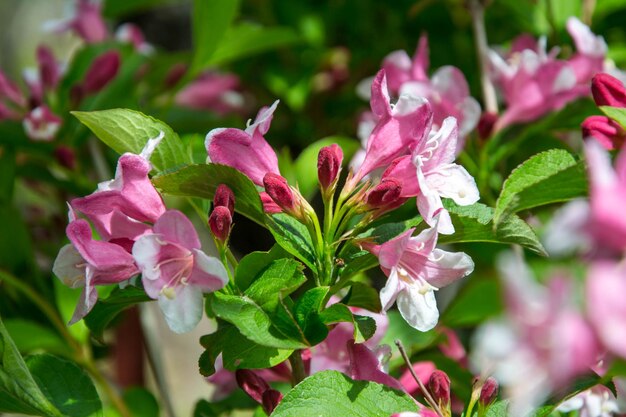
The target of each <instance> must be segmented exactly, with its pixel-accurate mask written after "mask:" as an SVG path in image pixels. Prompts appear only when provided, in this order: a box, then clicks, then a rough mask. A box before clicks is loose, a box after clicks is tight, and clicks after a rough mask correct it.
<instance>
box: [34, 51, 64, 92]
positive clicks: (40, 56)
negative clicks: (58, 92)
mask: <svg viewBox="0 0 626 417" xmlns="http://www.w3.org/2000/svg"><path fill="white" fill-rule="evenodd" d="M37 63H38V65H39V79H40V80H41V83H42V85H43V88H44V89H45V90H48V91H50V90H54V89H55V88H56V86H57V84H58V83H59V80H60V79H61V67H60V65H59V64H58V63H57V61H56V58H55V57H54V54H53V53H52V50H51V49H50V48H48V47H46V46H43V45H40V46H39V47H37Z"/></svg>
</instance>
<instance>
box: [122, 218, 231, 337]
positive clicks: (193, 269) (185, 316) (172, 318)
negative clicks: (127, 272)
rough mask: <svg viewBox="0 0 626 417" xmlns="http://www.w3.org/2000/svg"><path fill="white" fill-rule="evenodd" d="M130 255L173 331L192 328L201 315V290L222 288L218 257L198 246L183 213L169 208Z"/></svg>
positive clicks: (223, 272)
mask: <svg viewBox="0 0 626 417" xmlns="http://www.w3.org/2000/svg"><path fill="white" fill-rule="evenodd" d="M133 257H134V258H135V261H136V262H137V266H138V267H139V270H140V271H141V274H142V282H143V286H144V289H145V290H146V293H147V294H148V296H150V297H151V298H153V299H157V300H158V303H159V306H160V307H161V310H162V311H163V313H164V315H165V320H166V321H167V324H168V325H169V327H170V329H172V330H173V331H174V332H176V333H184V332H188V331H190V330H192V329H193V328H194V327H195V326H196V325H197V324H198V322H199V321H200V319H201V318H202V313H203V311H204V308H203V306H204V298H203V296H202V294H203V293H206V292H213V291H217V290H219V289H221V288H223V287H224V286H225V285H226V284H227V283H228V274H227V272H226V269H225V268H224V265H223V264H222V263H221V262H220V260H219V259H217V258H214V257H211V256H208V255H206V254H205V253H204V252H202V250H201V245H200V240H199V238H198V234H197V232H196V230H195V229H194V227H193V224H191V221H189V219H187V217H185V215H184V214H183V213H181V212H179V211H177V210H168V211H166V212H165V213H163V215H161V217H159V219H158V220H157V221H156V223H155V224H154V227H153V228H152V232H151V233H147V234H145V235H143V236H141V237H140V238H139V239H137V241H136V242H135V244H134V245H133Z"/></svg>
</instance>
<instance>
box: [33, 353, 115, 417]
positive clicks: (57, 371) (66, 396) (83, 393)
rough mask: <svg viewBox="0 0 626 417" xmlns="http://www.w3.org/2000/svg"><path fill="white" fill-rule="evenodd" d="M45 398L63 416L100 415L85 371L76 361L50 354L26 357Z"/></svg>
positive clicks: (100, 409) (100, 411)
mask: <svg viewBox="0 0 626 417" xmlns="http://www.w3.org/2000/svg"><path fill="white" fill-rule="evenodd" d="M26 364H27V365H28V368H29V369H30V372H31V373H32V375H33V378H34V379H35V381H36V382H37V385H38V386H39V388H41V390H42V392H43V393H44V394H45V395H46V397H47V398H48V399H49V400H50V401H51V402H52V403H53V404H54V405H55V406H56V408H57V409H58V410H59V411H60V412H61V415H63V416H66V417H95V416H102V415H103V414H102V403H101V402H100V398H99V397H98V392H97V391H96V388H95V387H94V385H93V382H92V381H91V379H90V378H89V377H88V376H87V374H86V373H85V372H84V371H83V370H82V369H80V368H79V367H78V366H77V365H76V364H75V363H73V362H70V361H68V360H65V359H61V358H57V357H56V356H52V355H49V354H42V355H33V356H29V357H28V358H26Z"/></svg>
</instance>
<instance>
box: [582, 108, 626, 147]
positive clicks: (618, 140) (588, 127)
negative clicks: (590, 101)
mask: <svg viewBox="0 0 626 417" xmlns="http://www.w3.org/2000/svg"><path fill="white" fill-rule="evenodd" d="M581 128H582V131H583V138H588V137H590V136H592V137H593V138H595V139H596V140H597V141H598V142H599V143H600V144H601V145H602V146H603V147H604V148H605V149H608V150H613V149H619V148H621V146H622V144H623V143H624V140H625V139H626V132H625V131H624V129H622V127H621V126H620V125H619V124H618V123H617V122H616V121H614V120H612V119H609V118H608V117H606V116H590V117H587V118H586V119H585V121H584V122H583V123H582V124H581Z"/></svg>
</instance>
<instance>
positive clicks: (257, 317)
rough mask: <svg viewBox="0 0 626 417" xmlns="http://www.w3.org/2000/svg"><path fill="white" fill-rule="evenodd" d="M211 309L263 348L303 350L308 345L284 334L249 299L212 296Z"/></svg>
mask: <svg viewBox="0 0 626 417" xmlns="http://www.w3.org/2000/svg"><path fill="white" fill-rule="evenodd" d="M209 299H210V300H211V309H212V310H213V312H214V313H215V315H216V316H217V317H219V318H221V319H223V320H226V321H227V322H229V323H232V324H234V325H235V326H237V328H238V329H239V331H240V332H241V334H242V335H244V336H245V337H247V338H248V339H250V340H252V341H253V342H255V343H258V344H259V345H261V346H267V347H274V348H278V349H303V348H306V347H307V345H306V344H304V343H303V342H300V341H297V340H293V339H292V338H290V337H289V335H286V334H284V333H282V332H281V331H280V330H278V328H277V327H276V326H275V325H274V323H273V322H272V319H271V318H270V317H269V316H268V314H267V313H266V312H265V311H263V309H262V308H261V306H259V305H258V304H256V303H255V302H254V301H253V300H252V299H250V298H249V297H239V296H235V295H225V294H221V293H219V292H215V293H213V294H211V295H210V298H209Z"/></svg>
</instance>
